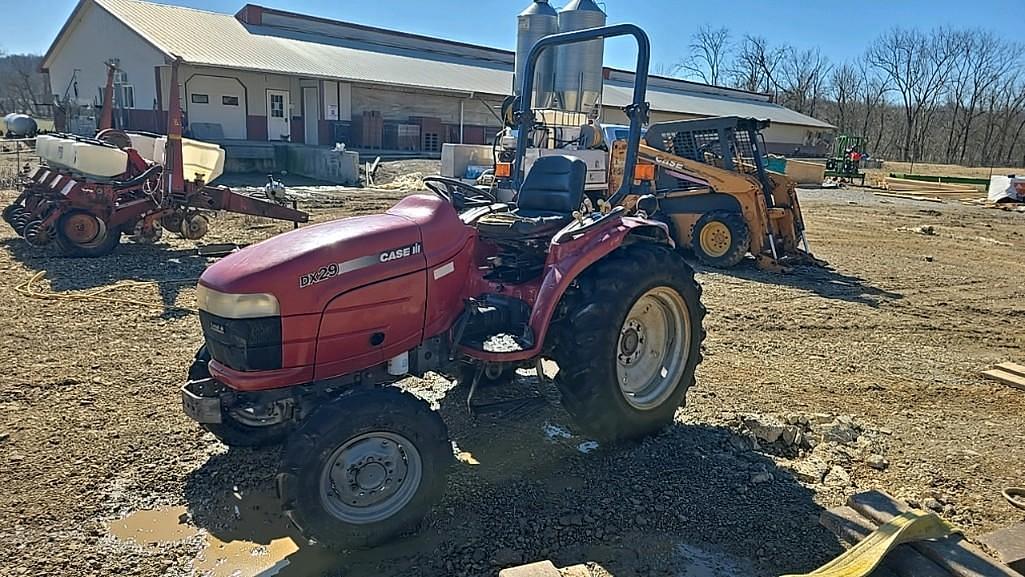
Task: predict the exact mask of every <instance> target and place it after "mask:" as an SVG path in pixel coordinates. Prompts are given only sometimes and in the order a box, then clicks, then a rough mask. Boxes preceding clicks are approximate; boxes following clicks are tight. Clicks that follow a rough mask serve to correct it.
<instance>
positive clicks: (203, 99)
mask: <svg viewBox="0 0 1025 577" xmlns="http://www.w3.org/2000/svg"><path fill="white" fill-rule="evenodd" d="M192 103H193V104H210V95H209V94H193V95H192Z"/></svg>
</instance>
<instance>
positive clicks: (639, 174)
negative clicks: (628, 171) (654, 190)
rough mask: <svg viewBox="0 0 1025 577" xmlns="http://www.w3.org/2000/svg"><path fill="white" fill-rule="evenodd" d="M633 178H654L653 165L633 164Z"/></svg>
mask: <svg viewBox="0 0 1025 577" xmlns="http://www.w3.org/2000/svg"><path fill="white" fill-rule="evenodd" d="M634 180H655V165H654V164H644V163H637V165H635V166H634Z"/></svg>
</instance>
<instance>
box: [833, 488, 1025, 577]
mask: <svg viewBox="0 0 1025 577" xmlns="http://www.w3.org/2000/svg"><path fill="white" fill-rule="evenodd" d="M847 506H848V507H850V508H852V509H854V510H855V511H857V512H858V513H861V514H862V515H863V516H865V517H866V518H868V519H869V520H871V521H873V522H875V523H879V524H880V525H881V524H883V523H886V522H888V521H890V519H893V518H894V517H896V516H897V515H900V514H902V513H906V512H907V511H909V510H910V508H909V507H908V506H907V505H905V504H904V503H900V502H898V501H897V500H896V499H894V498H893V497H891V496H889V495H887V494H886V493H884V492H882V491H867V492H865V493H858V494H857V495H852V496H851V498H850V499H848V500H847ZM911 546H912V547H914V548H915V549H916V550H917V551H918V552H919V553H921V554H922V555H924V556H925V557H928V558H929V559H931V560H933V561H934V562H935V563H936V564H937V565H939V566H941V567H943V568H945V569H946V570H947V571H950V572H951V573H953V574H954V575H956V576H958V577H1022V575H1021V574H1020V573H1018V572H1017V571H1015V570H1013V569H1011V568H1010V567H1007V566H1005V565H1001V564H1000V563H998V562H997V561H995V560H993V559H991V558H990V557H988V556H987V555H986V554H985V553H983V552H982V550H981V549H979V548H978V547H976V546H975V545H972V544H971V543H969V542H968V541H966V540H965V538H964V537H963V536H961V535H950V536H948V537H944V538H943V539H938V540H936V541H916V542H914V543H911Z"/></svg>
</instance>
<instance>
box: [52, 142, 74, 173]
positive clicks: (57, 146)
mask: <svg viewBox="0 0 1025 577" xmlns="http://www.w3.org/2000/svg"><path fill="white" fill-rule="evenodd" d="M74 146H75V141H74V140H71V139H70V138H63V137H58V138H55V139H54V142H53V143H52V144H51V145H50V152H51V156H50V159H49V162H50V164H51V165H53V166H54V167H56V168H71V166H72V165H73V164H75V148H74Z"/></svg>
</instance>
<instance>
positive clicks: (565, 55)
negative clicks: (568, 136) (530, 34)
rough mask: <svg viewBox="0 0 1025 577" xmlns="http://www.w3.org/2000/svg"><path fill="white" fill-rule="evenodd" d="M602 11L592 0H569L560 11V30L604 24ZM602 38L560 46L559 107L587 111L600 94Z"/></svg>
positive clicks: (557, 71) (557, 67)
mask: <svg viewBox="0 0 1025 577" xmlns="http://www.w3.org/2000/svg"><path fill="white" fill-rule="evenodd" d="M605 21H606V17H605V12H602V9H601V8H599V7H598V5H597V4H596V3H595V2H594V0H571V1H570V3H569V4H567V5H566V6H565V7H563V9H562V10H560V11H559V32H572V31H574V30H584V29H586V28H597V27H599V26H604V25H605ZM604 57H605V41H604V40H603V39H598V40H589V41H587V42H578V43H575V44H566V45H564V46H559V47H558V48H557V49H556V53H555V94H556V97H557V98H558V100H559V104H560V105H561V108H563V109H565V110H571V111H573V112H589V111H590V110H591V109H592V108H594V105H595V103H596V102H597V101H598V98H599V97H600V96H601V91H602V82H603V76H604V74H603V71H602V64H603V62H604Z"/></svg>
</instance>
